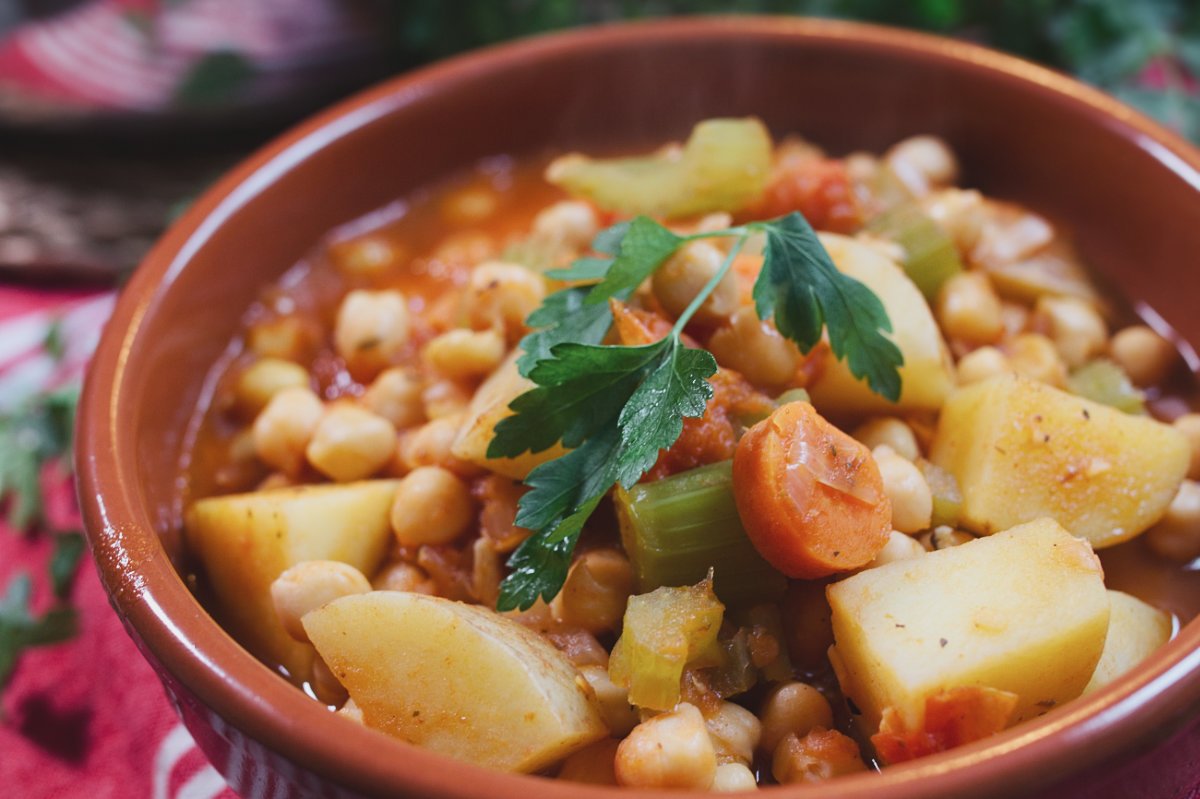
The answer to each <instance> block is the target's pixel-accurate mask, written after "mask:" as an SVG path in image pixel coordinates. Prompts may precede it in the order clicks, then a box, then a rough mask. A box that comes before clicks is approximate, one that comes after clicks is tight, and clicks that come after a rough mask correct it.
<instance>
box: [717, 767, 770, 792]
mask: <svg viewBox="0 0 1200 799" xmlns="http://www.w3.org/2000/svg"><path fill="white" fill-rule="evenodd" d="M757 788H758V780H756V779H755V778H754V772H753V771H751V770H750V768H749V767H748V766H746V765H745V764H743V763H722V764H721V765H719V766H717V774H716V776H715V777H713V782H712V785H711V786H710V787H709V790H710V791H712V792H713V793H738V792H739V791H753V790H756V789H757Z"/></svg>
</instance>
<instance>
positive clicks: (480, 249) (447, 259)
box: [432, 230, 496, 266]
mask: <svg viewBox="0 0 1200 799" xmlns="http://www.w3.org/2000/svg"><path fill="white" fill-rule="evenodd" d="M495 250H496V243H495V242H493V241H492V238H491V236H489V235H487V234H486V233H484V232H483V231H480V230H462V231H458V232H457V233H451V234H450V235H449V236H446V238H444V239H442V241H441V243H440V244H438V246H437V249H436V250H434V251H433V255H432V259H433V260H434V261H440V262H442V263H449V264H460V265H462V266H470V265H471V264H477V263H480V262H481V261H483V260H484V259H485V258H489V257H491V255H492V253H494V252H495Z"/></svg>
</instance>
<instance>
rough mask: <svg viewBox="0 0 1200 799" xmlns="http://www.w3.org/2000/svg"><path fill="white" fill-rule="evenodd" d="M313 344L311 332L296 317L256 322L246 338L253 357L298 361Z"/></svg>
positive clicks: (282, 317)
mask: <svg viewBox="0 0 1200 799" xmlns="http://www.w3.org/2000/svg"><path fill="white" fill-rule="evenodd" d="M312 343H313V334H312V330H311V329H310V328H309V327H308V326H307V325H306V324H305V323H304V320H302V319H301V318H300V317H298V316H279V317H276V318H274V319H267V320H263V321H261V322H256V323H255V324H254V325H253V326H252V327H251V328H250V330H249V333H248V334H247V336H246V346H247V348H248V349H249V350H250V351H251V352H253V353H254V354H255V355H259V356H262V357H264V358H279V359H281V360H285V361H298V360H300V359H301V358H302V357H303V356H304V353H305V352H306V351H307V350H308V348H309V347H310V346H311V345H312Z"/></svg>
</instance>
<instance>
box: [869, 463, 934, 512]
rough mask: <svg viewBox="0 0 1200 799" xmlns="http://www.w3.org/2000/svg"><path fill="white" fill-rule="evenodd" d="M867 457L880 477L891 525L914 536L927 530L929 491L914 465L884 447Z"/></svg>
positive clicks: (929, 508)
mask: <svg viewBox="0 0 1200 799" xmlns="http://www.w3.org/2000/svg"><path fill="white" fill-rule="evenodd" d="M871 454H872V455H874V456H875V463H876V464H877V465H878V466H879V474H880V476H881V477H882V478H883V491H884V493H885V494H887V497H888V500H889V501H890V502H891V503H892V526H893V527H895V528H896V529H897V530H899V531H900V532H902V533H916V532H920V531H921V530H924V529H925V528H927V527H929V521H930V519H931V518H932V516H933V492H932V491H930V489H929V483H928V482H926V480H925V475H923V474H921V470H920V469H918V468H917V467H916V464H914V463H913V462H912V461H910V460H905V459H904V458H902V457H900V456H899V455H897V454H896V451H895V450H893V449H892V448H891V447H889V446H887V445H882V446H878V447H876V448H875V449H874V450H872V452H871Z"/></svg>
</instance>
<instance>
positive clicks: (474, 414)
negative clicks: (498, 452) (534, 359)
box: [450, 350, 566, 480]
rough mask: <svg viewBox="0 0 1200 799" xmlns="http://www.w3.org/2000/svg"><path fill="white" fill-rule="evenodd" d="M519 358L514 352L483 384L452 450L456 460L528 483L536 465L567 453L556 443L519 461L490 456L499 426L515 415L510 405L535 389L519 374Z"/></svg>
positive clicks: (524, 455) (521, 456) (468, 409)
mask: <svg viewBox="0 0 1200 799" xmlns="http://www.w3.org/2000/svg"><path fill="white" fill-rule="evenodd" d="M519 357H521V351H520V350H514V351H513V352H512V354H511V355H509V357H508V359H507V360H505V361H504V363H502V364H501V365H500V366H499V367H497V368H496V371H495V372H492V374H491V376H490V377H488V379H487V380H485V381H483V385H481V386H480V387H479V390H478V391H476V392H475V396H474V397H472V398H471V404H470V405H469V406H468V407H467V417H466V419H465V420H464V421H463V425H462V428H461V430H462V432H460V433H459V434H458V438H457V439H456V440H455V441H454V445H453V446H452V447H451V448H450V452H451V454H452V455H454V457H456V458H461V459H462V460H464V461H467V462H469V463H473V464H475V465H476V466H482V467H483V468H484V469H487V470H489V471H492V472H496V473H497V474H502V475H504V476H505V477H511V478H513V479H514V480H524V479H525V477H526V476H527V475H528V474H529V472H530V471H531V470H532V469H533V467H534V466H537V465H538V464H540V463H544V462H546V461H548V460H552V459H554V458H557V457H558V456H559V455H562V454H563V453H564V452H566V450H564V449H563V447H562V444H555V445H554V446H552V447H550V448H549V449H546V450H542V451H541V452H536V453H529V452H526V453H524V454H522V455H518V456H517V457H515V458H489V457H488V456H487V450H488V445H489V444H491V443H492V439H493V438H495V436H496V424H497V423H498V422H499V421H500V420H501V419H503V418H504V417H506V416H511V415H512V411H511V410H509V408H508V405H509V403H511V402H512V401H513V400H515V399H516V398H517V397H519V396H521V395H522V394H524V393H525V392H526V391H528V390H529V389H531V388H533V387H534V385H533V381H531V380H528V379H526V378H524V377H521V373H520V372H518V371H517V358H519Z"/></svg>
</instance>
